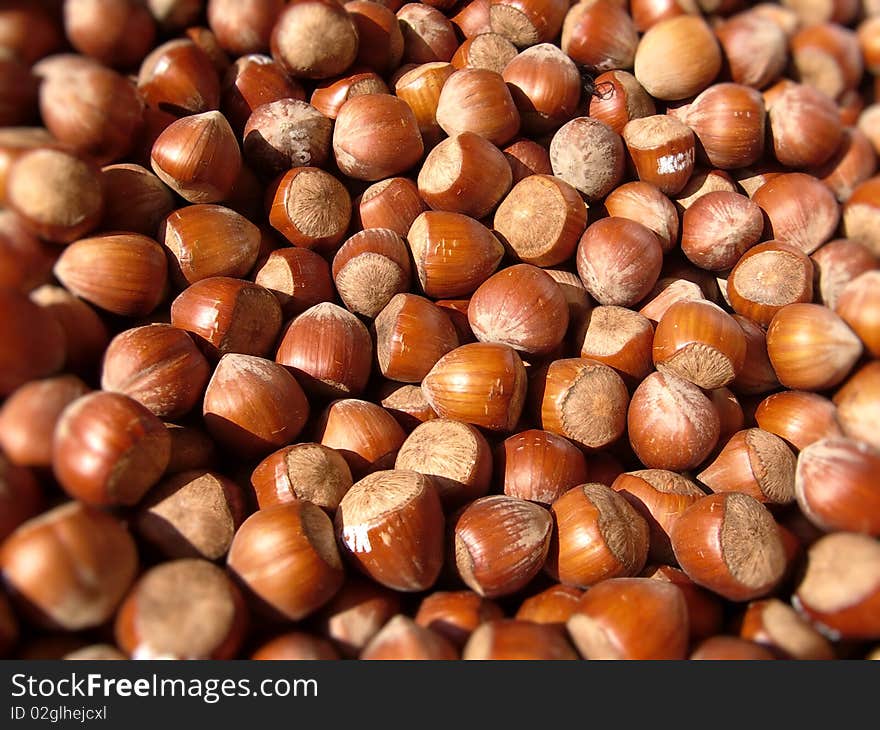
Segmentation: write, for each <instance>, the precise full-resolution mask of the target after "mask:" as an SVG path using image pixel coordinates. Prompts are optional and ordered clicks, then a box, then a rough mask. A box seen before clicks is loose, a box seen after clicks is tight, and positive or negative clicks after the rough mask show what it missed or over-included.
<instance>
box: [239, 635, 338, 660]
mask: <svg viewBox="0 0 880 730" xmlns="http://www.w3.org/2000/svg"><path fill="white" fill-rule="evenodd" d="M250 658H251V659H253V660H257V661H304V660H315V661H317V660H321V659H324V660H331V659H339V653H338V652H337V651H336V649H335V648H334V647H333V644H331V643H330V642H329V641H327V640H326V639H321V638H319V637H317V636H312V635H311V634H306V633H302V632H299V631H291V632H289V633H286V634H281V636H276V637H275V638H274V639H270V640H269V641H267V642H266V643H265V644H262V645H261V646H260V647H259V648H258V649H257V650H256V651H255V652H254V653H253V654H251V657H250Z"/></svg>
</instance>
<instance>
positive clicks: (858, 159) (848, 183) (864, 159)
mask: <svg viewBox="0 0 880 730" xmlns="http://www.w3.org/2000/svg"><path fill="white" fill-rule="evenodd" d="M876 172H877V157H876V153H874V148H873V146H872V145H871V140H870V139H868V137H867V135H866V134H865V133H864V132H862V131H861V130H860V129H858V128H856V127H846V128H845V129H844V130H843V140H842V141H841V143H840V147H838V149H837V151H836V152H835V153H834V154H833V155H832V156H831V158H830V159H829V160H828V161H827V162H826V163H825V164H824V165H821V166H819V167H817V168H813V169H812V170H811V173H812V174H813V175H815V176H816V177H818V178H819V179H820V180H821V181H822V182H823V183H825V184H826V185H827V186H828V187H829V188H831V191H832V192H833V193H834V196H835V197H836V198H837V200H838V201H839V202H841V203H845V202H846V201H847V200H849V198H850V197H851V196H852V194H853V192H854V191H855V189H856V188H857V187H858V186H859V185H861V184H862V183H863V182H865V181H866V180H868V179H869V178H870V177H871V176H872V175H874V174H875V173H876Z"/></svg>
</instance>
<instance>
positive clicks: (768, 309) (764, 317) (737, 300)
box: [727, 241, 814, 327]
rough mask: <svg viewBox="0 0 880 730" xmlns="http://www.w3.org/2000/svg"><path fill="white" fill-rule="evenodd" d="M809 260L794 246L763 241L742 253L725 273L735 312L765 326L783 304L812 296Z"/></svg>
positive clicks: (802, 300) (804, 299) (804, 300)
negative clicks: (727, 272)
mask: <svg viewBox="0 0 880 730" xmlns="http://www.w3.org/2000/svg"><path fill="white" fill-rule="evenodd" d="M813 276H814V272H813V264H812V262H811V261H810V259H809V257H808V256H807V255H806V254H805V253H804V252H803V251H802V250H801V249H800V248H798V247H797V246H794V245H791V244H788V243H783V242H781V241H767V242H766V243H760V244H758V245H757V246H754V247H753V248H750V249H749V250H748V251H747V252H746V253H745V254H743V255H742V257H741V258H740V260H739V261H738V262H737V263H736V265H735V266H734V267H733V270H732V271H731V272H730V274H729V276H728V277H727V297H728V299H729V300H730V305H731V307H732V308H733V310H734V311H735V312H736V313H737V314H740V315H742V316H743V317H746V318H748V319H750V320H752V322H755V323H756V324H759V325H762V326H764V327H766V326H767V325H769V324H770V322H771V321H772V319H773V317H774V316H775V315H776V313H777V312H779V311H780V310H781V309H782V308H783V307H786V306H788V305H790V304H795V303H797V302H810V301H812V299H813Z"/></svg>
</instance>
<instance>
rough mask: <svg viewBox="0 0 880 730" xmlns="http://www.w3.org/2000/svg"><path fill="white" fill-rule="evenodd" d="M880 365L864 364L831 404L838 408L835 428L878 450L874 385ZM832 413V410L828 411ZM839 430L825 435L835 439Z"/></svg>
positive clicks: (875, 391) (879, 379) (838, 392)
mask: <svg viewBox="0 0 880 730" xmlns="http://www.w3.org/2000/svg"><path fill="white" fill-rule="evenodd" d="M878 375H880V364H878V363H877V361H871V362H869V363H867V364H866V365H863V366H862V367H861V368H860V369H859V370H858V371H857V372H855V373H854V374H853V375H852V376H850V377H849V379H847V381H846V383H844V385H843V386H842V387H841V388H840V389H839V390H838V391H837V393H835V395H834V404H835V405H836V406H837V409H836V416H837V419H836V421H835V426H836V425H837V424H838V423H839V424H840V426H839V428H840V429H842V430H843V433H844V434H845V435H847V436H849V437H850V438H853V439H858V440H860V441H864V442H865V443H868V444H871V445H872V446H874V447H876V448H880V434H878V433H877V405H878V403H880V401H878V400H877V386H878V385H880V377H878ZM831 410H832V413H834V409H831ZM838 434H839V430H838V431H836V432H834V433H832V432H831V430H830V429H829V432H828V433H827V434H824V435H827V436H835V435H838Z"/></svg>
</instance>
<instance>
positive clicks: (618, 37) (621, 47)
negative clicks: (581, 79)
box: [561, 0, 639, 71]
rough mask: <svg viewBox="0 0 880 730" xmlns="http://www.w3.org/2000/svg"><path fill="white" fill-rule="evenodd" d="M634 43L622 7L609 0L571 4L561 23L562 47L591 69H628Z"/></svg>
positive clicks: (636, 38) (632, 30)
mask: <svg viewBox="0 0 880 730" xmlns="http://www.w3.org/2000/svg"><path fill="white" fill-rule="evenodd" d="M638 42H639V36H638V33H637V32H636V28H635V25H634V24H633V21H632V18H631V17H630V15H629V13H627V11H626V8H625V7H623V6H621V5H620V4H619V3H615V2H612V1H611V0H593V2H585V3H577V4H575V5H573V6H571V8H570V9H569V10H568V12H567V14H566V16H565V22H564V23H563V25H562V38H561V48H562V50H563V51H565V53H566V54H568V55H569V56H571V58H572V59H574V60H575V61H576V62H577V63H579V64H581V65H583V66H586V67H587V68H589V69H591V70H592V69H595V70H596V71H610V70H611V69H617V68H632V65H633V59H634V58H635V53H636V46H637V45H638Z"/></svg>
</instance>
